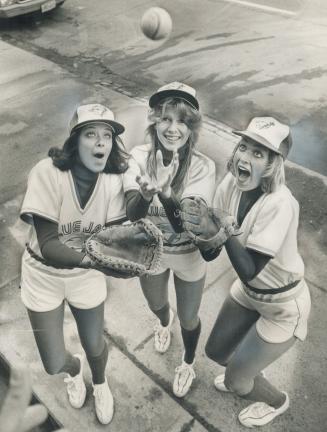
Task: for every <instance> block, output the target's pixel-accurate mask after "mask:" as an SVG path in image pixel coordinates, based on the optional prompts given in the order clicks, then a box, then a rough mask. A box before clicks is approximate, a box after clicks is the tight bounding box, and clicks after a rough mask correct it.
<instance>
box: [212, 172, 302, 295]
mask: <svg viewBox="0 0 327 432" xmlns="http://www.w3.org/2000/svg"><path fill="white" fill-rule="evenodd" d="M241 194H242V192H241V191H240V190H239V189H238V188H237V186H236V182H235V178H234V176H233V175H232V174H231V173H228V174H227V175H226V176H225V177H224V179H223V180H222V182H221V183H220V184H219V185H218V188H217V190H216V193H215V196H214V199H213V206H214V207H215V208H219V209H223V210H225V211H226V212H228V213H229V214H231V215H232V216H234V218H235V220H236V217H237V211H238V207H239V203H240V199H241ZM298 223H299V204H298V202H297V201H296V199H295V198H294V197H293V195H292V193H291V191H290V190H289V189H288V188H287V187H286V186H282V187H281V188H280V189H279V190H278V191H276V192H273V193H268V194H267V193H264V194H263V195H261V197H260V198H259V199H258V200H257V201H256V202H255V204H254V205H253V206H252V207H251V209H250V211H249V212H248V213H247V215H246V216H245V218H244V220H243V222H242V225H241V227H240V231H241V234H240V235H239V236H238V237H237V238H238V240H239V241H240V242H241V243H242V244H243V245H244V246H245V247H246V248H249V249H252V250H254V251H257V252H261V253H263V254H265V255H268V256H270V257H272V258H271V259H270V260H269V261H268V263H267V264H266V265H265V267H264V268H263V269H262V271H261V272H260V273H259V274H258V275H257V276H256V277H255V278H254V279H252V280H251V281H250V282H249V284H250V285H251V286H252V287H254V288H259V289H271V288H278V287H283V286H286V285H288V284H290V283H292V282H295V281H296V280H299V279H301V278H302V277H303V275H304V264H303V260H302V258H301V256H300V255H299V252H298V247H297V229H298Z"/></svg>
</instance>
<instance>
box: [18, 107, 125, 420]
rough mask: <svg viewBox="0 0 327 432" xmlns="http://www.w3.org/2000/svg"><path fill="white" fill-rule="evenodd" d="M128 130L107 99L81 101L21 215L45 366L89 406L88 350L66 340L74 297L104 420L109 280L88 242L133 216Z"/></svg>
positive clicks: (24, 284) (31, 304) (26, 293)
mask: <svg viewBox="0 0 327 432" xmlns="http://www.w3.org/2000/svg"><path fill="white" fill-rule="evenodd" d="M123 131H124V127H123V126H122V125H121V124H119V123H117V122H115V120H114V115H113V113H112V112H111V111H110V110H109V109H108V108H106V107H105V106H103V105H100V104H88V105H81V106H79V107H78V108H77V109H76V112H75V113H74V116H73V118H72V121H71V123H70V135H69V138H68V139H67V140H66V142H65V143H64V146H63V148H62V149H59V148H52V149H50V151H49V157H48V158H46V159H43V160H41V161H40V162H38V163H37V164H36V165H35V166H34V168H33V169H32V170H31V172H30V175H29V178H28V185H27V191H26V195H25V198H24V202H23V205H22V209H21V218H22V219H23V221H25V222H27V223H29V224H30V225H31V238H30V241H29V244H28V246H27V248H26V250H25V252H24V255H23V258H22V278H21V295H22V300H23V303H24V304H25V306H26V308H27V310H28V315H29V318H30V322H31V325H32V328H33V331H34V336H35V340H36V343H37V346H38V349H39V352H40V356H41V359H42V362H43V365H44V368H45V370H46V371H47V372H48V373H49V374H57V373H62V372H64V373H66V374H67V377H66V378H65V382H66V383H67V392H68V398H69V402H70V403H71V405H72V406H73V407H74V408H81V407H82V405H83V404H84V401H85V396H86V388H85V384H84V380H83V363H84V355H80V354H75V355H72V354H71V353H70V352H69V351H68V350H67V349H66V347H65V343H64V337H63V319H64V306H65V302H67V303H68V305H69V307H70V309H71V311H72V314H73V316H74V318H75V321H76V324H77V328H78V333H79V336H80V340H81V344H82V346H83V348H84V351H85V353H86V358H87V361H88V363H89V366H90V369H91V372H92V380H93V388H94V393H93V394H94V397H95V408H96V414H97V417H98V419H99V421H100V422H101V423H103V424H106V423H109V422H110V420H111V418H112V416H113V398H112V394H111V392H110V389H109V386H108V383H107V378H106V376H105V368H106V363H107V358H108V347H107V344H106V342H105V340H104V337H103V321H104V300H105V298H106V293H107V292H106V281H105V276H104V274H103V273H100V271H97V268H96V266H93V264H92V263H91V262H90V260H89V259H88V257H87V256H86V255H85V252H84V251H83V243H84V240H85V239H86V238H87V237H88V236H90V235H91V234H92V233H93V232H94V231H96V230H98V229H99V228H101V227H103V226H104V225H107V224H111V223H119V222H121V221H123V220H126V214H125V201H124V193H123V189H122V173H123V172H124V171H125V170H126V169H127V166H128V163H127V159H128V156H127V154H126V153H125V151H124V148H123V144H122V141H121V140H120V138H119V135H120V134H121V133H122V132H123ZM109 275H114V274H113V273H110V274H109ZM114 276H115V275H114Z"/></svg>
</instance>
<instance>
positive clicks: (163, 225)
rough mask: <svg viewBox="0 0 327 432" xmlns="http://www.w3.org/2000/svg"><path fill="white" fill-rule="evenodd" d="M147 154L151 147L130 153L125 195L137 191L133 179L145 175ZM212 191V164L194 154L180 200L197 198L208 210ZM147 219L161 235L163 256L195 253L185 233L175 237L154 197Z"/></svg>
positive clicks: (124, 178)
mask: <svg viewBox="0 0 327 432" xmlns="http://www.w3.org/2000/svg"><path fill="white" fill-rule="evenodd" d="M150 150H151V144H145V145H141V146H137V147H134V148H133V149H132V151H131V158H130V160H129V169H128V170H127V171H126V172H125V173H124V175H123V183H124V190H125V192H127V191H129V190H139V189H140V187H139V185H138V183H137V182H136V180H135V178H136V176H137V175H144V174H145V172H146V163H147V159H148V155H149V152H150ZM214 188H215V164H214V162H213V161H212V160H211V159H209V158H208V157H207V156H205V155H203V154H202V153H200V152H198V151H194V153H193V155H192V159H191V165H190V167H189V171H188V174H187V178H186V181H185V183H184V188H183V191H182V193H181V198H180V199H181V200H183V199H184V198H189V197H199V198H201V199H203V200H204V201H205V202H206V204H207V205H208V206H211V202H212V197H213V194H214ZM147 218H149V219H150V220H151V221H152V222H153V223H154V224H156V225H157V227H158V228H159V229H160V230H161V231H162V233H163V236H164V251H165V252H166V253H174V254H181V253H189V252H193V251H194V250H196V249H197V248H196V247H195V246H194V244H193V243H192V242H191V241H190V238H189V237H188V235H187V234H186V233H185V232H182V233H175V231H174V230H173V228H172V226H171V224H170V222H169V220H168V218H167V216H166V213H165V209H164V207H163V205H162V204H161V202H160V200H159V198H158V196H157V195H154V197H153V200H152V201H151V203H150V206H149V210H148V214H147Z"/></svg>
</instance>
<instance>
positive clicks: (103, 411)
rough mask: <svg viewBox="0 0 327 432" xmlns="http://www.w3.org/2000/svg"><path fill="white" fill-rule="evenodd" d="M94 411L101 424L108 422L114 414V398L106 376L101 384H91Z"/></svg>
mask: <svg viewBox="0 0 327 432" xmlns="http://www.w3.org/2000/svg"><path fill="white" fill-rule="evenodd" d="M93 396H94V403H95V412H96V415H97V417H98V420H99V422H100V423H102V424H108V423H110V422H111V420H112V416H113V415H114V399H113V397H112V393H111V391H110V388H109V384H108V381H107V377H106V378H105V381H104V383H103V384H93Z"/></svg>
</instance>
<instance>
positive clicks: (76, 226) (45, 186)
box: [20, 158, 126, 275]
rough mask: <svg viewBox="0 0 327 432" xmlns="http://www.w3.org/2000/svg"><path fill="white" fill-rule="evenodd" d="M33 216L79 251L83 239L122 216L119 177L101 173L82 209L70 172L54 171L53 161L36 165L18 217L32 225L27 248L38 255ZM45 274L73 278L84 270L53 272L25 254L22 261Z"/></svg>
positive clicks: (122, 194) (123, 200)
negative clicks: (48, 223)
mask: <svg viewBox="0 0 327 432" xmlns="http://www.w3.org/2000/svg"><path fill="white" fill-rule="evenodd" d="M33 214H36V215H38V216H41V217H43V218H45V219H48V220H50V221H53V222H55V223H57V224H58V235H59V240H60V241H61V242H62V243H63V244H65V245H67V246H68V247H71V248H73V249H75V250H77V251H82V249H83V243H84V240H85V239H86V238H87V237H89V236H90V235H91V234H92V233H93V232H95V231H97V230H98V229H100V228H102V227H103V226H104V225H105V224H106V223H108V222H113V221H115V220H118V219H121V218H123V217H125V215H126V210H125V199H124V192H123V183H122V175H121V174H104V173H100V174H99V175H98V178H97V182H96V185H95V187H94V190H93V192H92V195H91V196H90V198H89V200H88V202H87V203H86V205H85V207H84V208H81V207H80V204H79V200H78V197H77V194H76V189H75V185H74V180H73V176H72V173H71V171H70V170H67V171H61V170H59V169H58V168H56V167H55V166H54V165H53V163H52V159H50V158H47V159H43V160H41V161H40V162H38V163H37V164H36V165H35V166H34V168H33V169H32V170H31V172H30V175H29V178H28V184H27V191H26V194H25V198H24V201H23V205H22V209H21V213H20V216H21V218H22V220H23V221H25V222H27V223H29V224H30V225H31V233H30V241H29V246H30V248H31V249H32V250H33V251H34V252H35V253H36V254H37V255H39V256H42V255H41V251H40V248H39V244H38V241H37V236H36V231H35V229H34V226H33V218H32V215H33ZM24 259H25V260H28V264H29V265H32V266H33V267H34V268H37V269H38V270H40V271H43V272H45V273H49V272H50V273H51V272H55V274H56V275H58V274H62V275H72V274H74V273H76V274H77V273H81V272H85V271H87V270H85V269H81V268H75V269H72V270H67V269H54V268H53V267H51V266H45V265H43V264H42V263H40V262H39V261H37V260H35V259H33V258H31V257H30V255H29V254H28V253H27V252H25V253H24V256H23V260H24Z"/></svg>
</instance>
